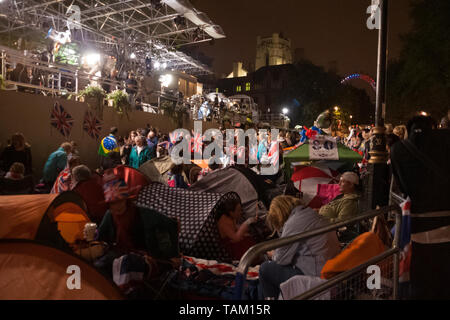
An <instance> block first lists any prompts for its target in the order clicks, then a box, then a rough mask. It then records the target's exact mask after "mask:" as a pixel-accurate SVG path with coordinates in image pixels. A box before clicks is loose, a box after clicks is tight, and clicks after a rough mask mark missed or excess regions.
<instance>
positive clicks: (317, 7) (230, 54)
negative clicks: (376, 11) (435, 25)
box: [191, 0, 411, 78]
mask: <svg viewBox="0 0 450 320" xmlns="http://www.w3.org/2000/svg"><path fill="white" fill-rule="evenodd" d="M191 3H192V4H193V5H194V6H195V7H196V8H197V9H198V10H199V11H203V12H205V13H206V14H207V15H208V16H209V17H210V19H211V20H212V21H213V22H214V23H216V24H218V25H220V26H221V27H222V28H223V30H224V32H225V34H226V36H227V38H225V39H220V40H216V41H215V44H214V45H210V44H209V43H205V44H201V45H199V49H200V51H202V52H204V53H205V54H206V55H208V56H210V57H212V58H214V65H213V70H214V71H215V72H216V73H217V74H218V75H219V76H220V75H221V74H228V73H230V72H231V71H232V63H233V62H234V61H244V62H254V59H255V55H256V49H255V48H256V37H257V36H258V35H261V36H269V35H271V34H272V33H275V32H282V33H283V34H284V36H285V37H287V38H290V39H291V41H292V50H293V51H294V49H295V48H304V50H305V57H306V58H307V59H309V60H311V61H312V62H313V63H315V64H318V65H321V66H324V67H328V63H329V61H332V60H337V62H338V73H339V74H341V75H348V74H351V73H354V72H364V73H368V74H369V75H371V76H372V77H374V78H375V77H376V68H377V46H378V31H377V30H376V29H375V30H369V29H367V27H366V21H367V18H368V15H367V14H366V9H367V7H368V6H369V5H370V4H371V1H370V0H277V1H273V0H272V1H269V0H191ZM408 3H409V0H391V1H389V14H390V15H389V24H390V25H389V56H390V57H395V56H397V55H398V54H399V52H400V48H401V42H400V39H399V35H400V34H403V33H405V32H407V31H409V29H410V27H411V22H410V21H409V5H408Z"/></svg>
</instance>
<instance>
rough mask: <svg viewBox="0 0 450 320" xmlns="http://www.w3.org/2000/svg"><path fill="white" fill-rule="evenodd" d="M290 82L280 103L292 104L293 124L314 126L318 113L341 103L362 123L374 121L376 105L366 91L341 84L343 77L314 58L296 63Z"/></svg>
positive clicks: (342, 108)
mask: <svg viewBox="0 0 450 320" xmlns="http://www.w3.org/2000/svg"><path fill="white" fill-rule="evenodd" d="M288 84H289V85H288V86H287V87H286V88H284V90H283V93H282V94H281V97H282V98H281V99H280V101H278V103H279V104H283V105H287V106H290V108H289V109H290V110H291V112H290V118H291V120H292V121H291V124H292V125H294V126H295V125H296V124H301V125H304V126H308V127H310V126H312V125H313V124H314V120H316V118H317V116H318V115H319V114H320V113H321V112H323V111H324V110H326V109H329V108H333V107H334V106H339V107H340V109H341V110H342V111H343V112H344V114H347V115H353V118H354V119H355V120H356V121H358V122H359V123H371V122H372V120H371V117H370V116H371V115H372V116H373V114H374V112H375V111H374V106H373V104H372V103H371V102H370V98H369V96H368V95H367V93H366V92H365V91H364V90H362V89H357V88H355V87H353V86H350V85H342V84H341V78H340V77H339V76H338V75H336V74H335V73H331V72H327V71H325V70H324V69H323V68H322V67H320V66H317V65H314V64H313V63H312V62H310V61H307V60H303V61H300V62H297V63H296V64H295V70H294V71H293V72H292V74H291V75H290V79H289V81H288Z"/></svg>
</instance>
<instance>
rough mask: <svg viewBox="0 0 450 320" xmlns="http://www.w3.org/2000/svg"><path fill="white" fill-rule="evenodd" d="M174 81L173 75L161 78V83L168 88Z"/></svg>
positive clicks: (165, 75)
mask: <svg viewBox="0 0 450 320" xmlns="http://www.w3.org/2000/svg"><path fill="white" fill-rule="evenodd" d="M172 81H173V77H172V75H171V74H164V75H162V76H161V77H160V78H159V82H161V85H162V86H163V87H166V88H167V87H169V86H170V84H171V83H172Z"/></svg>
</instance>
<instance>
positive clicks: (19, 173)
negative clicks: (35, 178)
mask: <svg viewBox="0 0 450 320" xmlns="http://www.w3.org/2000/svg"><path fill="white" fill-rule="evenodd" d="M24 174H25V166H24V165H23V163H20V162H14V163H13V164H12V166H11V168H9V171H8V172H7V173H6V175H5V179H10V180H15V181H20V180H23V179H24Z"/></svg>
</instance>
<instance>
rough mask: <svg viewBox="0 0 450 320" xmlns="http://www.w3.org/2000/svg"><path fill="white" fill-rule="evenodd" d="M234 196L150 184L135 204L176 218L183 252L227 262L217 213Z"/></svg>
mask: <svg viewBox="0 0 450 320" xmlns="http://www.w3.org/2000/svg"><path fill="white" fill-rule="evenodd" d="M233 197H239V196H238V195H237V194H236V193H227V194H224V195H223V194H219V193H206V192H194V191H189V190H185V189H179V188H170V187H169V186H166V185H163V184H160V183H152V184H151V185H149V186H147V187H145V188H144V189H142V190H141V192H140V193H139V195H138V198H137V200H136V205H137V206H138V207H142V208H147V209H150V210H153V211H156V212H158V213H160V214H163V215H165V216H167V217H169V218H173V219H177V220H179V222H180V226H181V230H180V236H179V245H180V251H181V252H183V254H185V255H189V256H194V257H196V258H201V259H207V260H219V261H229V260H230V257H229V254H228V252H227V251H226V250H225V248H224V247H223V246H222V245H221V242H220V238H219V231H218V229H217V221H216V220H217V219H216V215H217V212H218V210H220V208H221V205H222V203H223V202H224V201H227V200H228V199H230V198H233ZM149 214H150V213H149Z"/></svg>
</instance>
